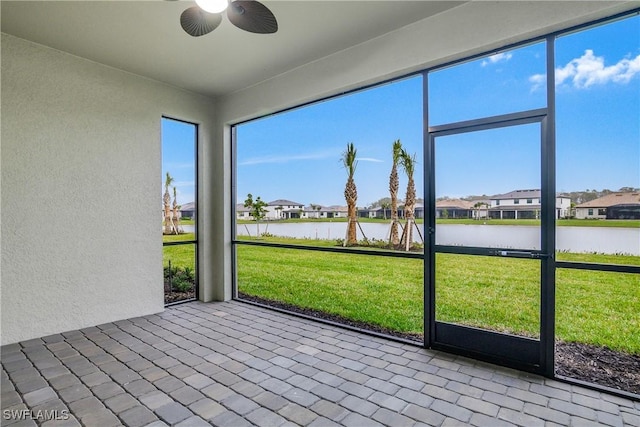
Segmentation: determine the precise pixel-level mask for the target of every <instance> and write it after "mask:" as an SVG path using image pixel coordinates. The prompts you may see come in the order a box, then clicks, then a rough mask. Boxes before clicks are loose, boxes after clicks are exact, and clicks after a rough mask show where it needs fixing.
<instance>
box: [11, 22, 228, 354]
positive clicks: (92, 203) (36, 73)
mask: <svg viewBox="0 0 640 427" xmlns="http://www.w3.org/2000/svg"><path fill="white" fill-rule="evenodd" d="M96 48H99V47H96ZM1 52H2V82H1V83H2V100H1V102H2V157H1V175H2V176H1V179H2V181H1V182H2V193H1V198H2V199H1V203H2V221H1V233H2V234H1V242H2V245H1V248H2V249H1V250H2V264H1V299H2V301H1V310H2V313H1V319H2V323H1V335H2V344H8V343H12V342H16V341H21V340H25V339H30V338H34V337H40V336H46V335H49V334H53V333H59V332H64V331H67V330H72V329H78V328H83V327H87V326H91V325H97V324H101V323H105V322H110V321H114V320H118V319H123V318H129V317H134V316H141V315H145V314H150V313H155V312H159V311H162V310H163V289H162V237H161V229H160V226H159V224H160V221H161V211H160V207H161V201H160V200H161V199H160V197H161V192H162V190H161V185H162V184H161V155H162V153H161V134H160V121H161V117H162V115H167V116H170V117H175V118H179V119H183V120H189V121H192V122H195V123H199V124H200V125H201V126H200V140H201V144H200V154H201V158H205V157H209V158H211V159H213V158H215V157H216V156H215V155H213V154H212V153H211V151H212V150H211V148H209V147H211V146H212V145H213V144H212V134H213V132H212V130H211V127H212V126H211V123H212V121H213V115H214V108H213V102H212V100H210V99H207V98H204V97H201V96H199V95H194V94H190V93H187V92H184V91H181V90H177V89H175V88H172V87H169V86H166V85H163V84H160V83H157V82H154V81H151V80H148V79H145V78H142V77H139V76H135V75H132V74H129V73H125V72H122V71H119V70H115V69H112V68H108V67H105V66H102V65H99V64H96V63H93V62H90V61H86V60H83V59H81V58H77V57H74V56H71V55H68V54H65V53H62V52H59V51H55V50H52V49H49V48H46V47H43V46H40V45H36V44H33V43H30V42H26V41H24V40H21V39H17V38H15V37H12V36H8V35H6V34H3V35H2V51H1ZM214 166H215V165H214ZM205 187H206V186H205ZM200 202H202V200H200ZM205 205H206V204H205V203H202V206H201V208H202V209H205V211H206V206H205ZM203 212H204V211H203ZM201 249H204V251H203V253H202V254H201V255H202V256H206V253H207V248H206V247H204V248H201ZM203 286H204V285H203Z"/></svg>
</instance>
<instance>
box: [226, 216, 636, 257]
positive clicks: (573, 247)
mask: <svg viewBox="0 0 640 427" xmlns="http://www.w3.org/2000/svg"><path fill="white" fill-rule="evenodd" d="M360 225H361V226H362V230H363V231H364V234H365V235H366V237H367V238H369V239H377V240H387V239H388V238H389V224H382V223H370V222H364V223H361V224H360ZM418 227H419V229H420V233H422V235H423V236H424V228H423V225H422V224H418ZM346 230H347V224H346V223H345V222H317V223H314V222H296V223H282V222H278V223H261V224H260V233H264V232H268V233H270V234H273V235H275V236H282V237H295V238H298V239H303V238H307V239H344V238H345V233H346ZM556 230H557V232H556V249H557V250H559V251H567V252H597V253H605V254H627V255H636V256H640V228H617V227H557V228H556ZM237 233H238V235H243V236H246V235H251V236H255V235H256V225H255V224H238V225H237ZM361 238H362V232H361V231H360V229H358V239H361ZM414 240H417V241H420V237H419V236H418V235H417V233H416V232H415V230H414ZM436 244H438V245H452V246H478V247H489V248H517V249H533V250H540V229H539V228H538V227H530V226H518V225H483V224H478V225H465V224H437V225H436Z"/></svg>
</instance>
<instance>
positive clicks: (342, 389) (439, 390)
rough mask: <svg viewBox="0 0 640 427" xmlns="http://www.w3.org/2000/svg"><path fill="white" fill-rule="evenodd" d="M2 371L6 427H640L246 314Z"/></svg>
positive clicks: (380, 342)
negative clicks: (204, 426)
mask: <svg viewBox="0 0 640 427" xmlns="http://www.w3.org/2000/svg"><path fill="white" fill-rule="evenodd" d="M0 359H1V362H2V377H1V381H2V425H3V426H4V425H13V426H18V425H20V426H22V425H43V426H56V425H58V426H79V425H84V426H100V427H108V426H116V425H127V426H145V425H148V426H162V425H178V426H199V425H217V426H247V425H258V426H269V427H271V426H273V427H277V426H283V425H310V426H336V425H338V426H378V425H388V426H405V425H406V426H409V425H431V426H440V425H487V426H499V425H521V426H537V425H545V426H547V425H578V426H583V425H584V426H587V425H611V426H623V425H629V426H640V402H637V401H633V400H627V399H623V398H620V397H616V396H612V395H609V394H605V393H600V392H597V391H593V390H590V389H587V388H582V387H577V386H573V385H569V384H566V383H562V382H558V381H553V380H549V379H545V378H541V377H538V376H535V375H529V374H525V373H521V372H518V371H514V370H510V369H505V368H500V367H496V366H493V365H489V364H485V363H480V362H477V361H473V360H469V359H465V358H461V357H456V356H452V355H448V354H444V353H440V352H435V351H430V350H424V349H422V348H419V347H415V346H411V345H405V344H401V343H396V342H393V341H389V340H385V339H381V338H376V337H370V336H367V335H364V334H360V333H357V332H351V331H347V330H343V329H340V328H336V327H331V326H325V325H322V324H319V323H316V322H312V321H307V320H304V319H299V318H296V317H293V316H288V315H285V314H280V313H276V312H272V311H269V310H265V309H262V308H258V307H253V306H250V305H246V304H243V303H240V302H225V303H211V304H205V303H199V302H194V303H188V304H183V305H179V306H174V307H172V308H168V309H167V310H166V311H165V312H164V313H162V314H159V315H152V316H145V317H140V318H135V319H130V320H124V321H119V322H114V323H109V324H105V325H100V326H98V327H93V328H87V329H83V330H79V331H71V332H68V333H63V334H59V335H53V336H48V337H44V338H42V339H34V340H30V341H26V342H22V343H19V344H12V345H7V346H4V347H2V348H1V356H0ZM54 418H58V420H55V419H54Z"/></svg>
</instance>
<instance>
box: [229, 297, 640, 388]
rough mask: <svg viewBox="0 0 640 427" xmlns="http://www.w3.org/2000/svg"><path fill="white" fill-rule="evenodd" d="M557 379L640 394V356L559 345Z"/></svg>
mask: <svg viewBox="0 0 640 427" xmlns="http://www.w3.org/2000/svg"><path fill="white" fill-rule="evenodd" d="M238 297H239V298H241V299H243V300H246V301H252V302H255V303H259V304H264V305H268V306H270V307H275V308H279V309H282V310H287V311H291V312H293V313H298V314H303V315H305V316H309V317H313V318H317V319H323V320H328V321H332V322H336V323H341V324H345V325H348V326H351V327H356V328H359V329H364V330H368V331H372V332H377V333H381V334H385V335H390V336H393V337H398V338H402V339H405V340H410V341H414V342H416V343H422V341H423V336H422V335H421V334H408V333H401V332H397V331H393V330H390V329H387V328H383V327H381V326H377V325H371V324H368V323H364V322H358V321H353V320H350V319H347V318H345V317H342V316H338V315H334V314H329V313H325V312H322V311H319V310H313V309H306V308H300V307H297V306H294V305H291V304H287V303H282V302H277V301H271V300H266V299H263V298H259V297H255V296H252V295H247V294H244V293H241V292H239V293H238ZM555 356H556V375H560V376H564V377H568V378H574V379H577V380H581V381H584V382H587V383H594V384H598V385H601V386H605V387H609V388H613V389H617V390H622V391H626V392H630V393H635V394H640V356H638V355H631V354H626V353H622V352H618V351H614V350H611V349H608V348H606V347H598V346H594V345H590V344H581V343H567V342H562V341H558V342H556V354H555Z"/></svg>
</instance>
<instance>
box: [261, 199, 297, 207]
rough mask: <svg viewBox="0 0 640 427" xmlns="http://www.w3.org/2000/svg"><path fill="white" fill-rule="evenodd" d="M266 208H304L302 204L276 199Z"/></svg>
mask: <svg viewBox="0 0 640 427" xmlns="http://www.w3.org/2000/svg"><path fill="white" fill-rule="evenodd" d="M267 206H304V203H298V202H292V201H291V200H286V199H278V200H274V201H272V202H269V203H267Z"/></svg>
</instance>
